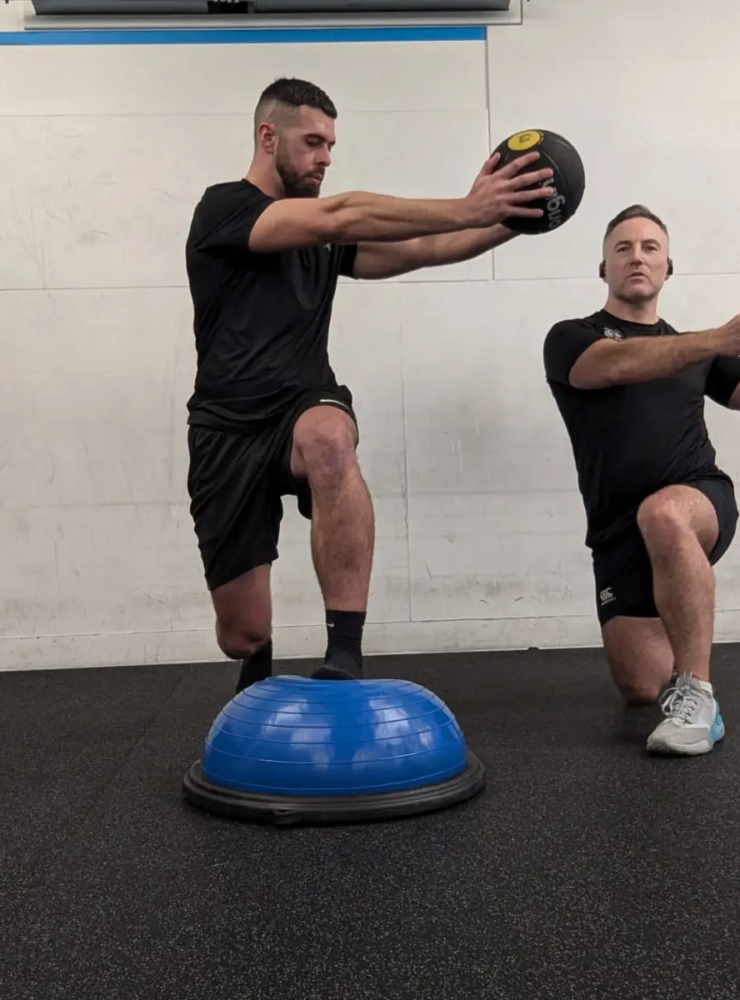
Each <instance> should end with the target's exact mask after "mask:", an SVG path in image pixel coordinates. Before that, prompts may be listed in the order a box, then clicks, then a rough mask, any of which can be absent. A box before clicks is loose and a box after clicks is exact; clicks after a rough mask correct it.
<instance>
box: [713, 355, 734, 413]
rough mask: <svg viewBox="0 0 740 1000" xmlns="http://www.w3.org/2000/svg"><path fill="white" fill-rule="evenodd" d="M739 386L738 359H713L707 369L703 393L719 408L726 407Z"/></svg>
mask: <svg viewBox="0 0 740 1000" xmlns="http://www.w3.org/2000/svg"><path fill="white" fill-rule="evenodd" d="M738 385H740V358H715V359H714V361H713V362H712V364H711V365H710V368H709V373H708V374H707V381H706V387H705V392H706V394H707V396H709V398H710V399H713V400H714V402H715V403H719V405H720V406H727V405H728V403H729V402H730V397H731V396H732V394H733V392H734V391H735V389H737V387H738Z"/></svg>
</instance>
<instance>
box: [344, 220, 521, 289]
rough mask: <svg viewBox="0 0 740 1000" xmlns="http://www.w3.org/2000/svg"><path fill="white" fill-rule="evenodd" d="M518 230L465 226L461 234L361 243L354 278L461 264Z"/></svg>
mask: <svg viewBox="0 0 740 1000" xmlns="http://www.w3.org/2000/svg"><path fill="white" fill-rule="evenodd" d="M515 236H516V233H512V232H511V230H510V229H507V228H506V227H505V226H503V225H501V224H498V225H495V226H489V227H488V228H487V229H464V230H463V231H462V232H459V233H443V234H439V235H436V236H421V237H419V238H418V239H414V240H405V241H403V242H400V243H360V245H359V247H358V249H357V257H356V258H355V266H354V277H355V278H361V279H364V280H366V281H374V280H375V281H377V280H379V279H381V278H394V277H396V275H399V274H408V273H409V272H411V271H418V270H419V269H420V268H423V267H442V266H444V265H445V264H459V263H460V262H461V261H464V260H471V258H473V257H479V256H480V255H481V254H484V253H488V252H489V251H490V250H493V249H494V248H495V247H499V246H501V245H502V244H504V243H508V242H509V240H512V239H514V237H515Z"/></svg>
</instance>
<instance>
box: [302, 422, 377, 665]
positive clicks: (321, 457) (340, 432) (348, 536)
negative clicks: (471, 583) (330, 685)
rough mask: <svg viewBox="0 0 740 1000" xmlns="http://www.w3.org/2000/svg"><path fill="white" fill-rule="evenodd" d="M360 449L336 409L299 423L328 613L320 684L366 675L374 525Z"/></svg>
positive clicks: (316, 564) (315, 553)
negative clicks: (364, 653) (364, 660)
mask: <svg viewBox="0 0 740 1000" xmlns="http://www.w3.org/2000/svg"><path fill="white" fill-rule="evenodd" d="M356 444H357V431H356V427H355V424H354V422H353V421H352V419H351V418H350V417H349V416H348V414H346V413H345V412H343V411H342V410H341V409H339V408H338V407H334V406H316V407H313V408H311V409H310V410H307V411H306V412H305V413H303V414H302V415H301V417H300V418H299V419H298V420H297V421H296V425H295V428H294V432H293V453H292V457H291V471H292V472H293V475H294V476H296V478H304V479H307V480H308V483H309V486H310V488H311V499H312V520H311V552H312V556H313V562H314V568H315V570H316V575H317V577H318V581H319V586H320V587H321V592H322V595H323V598H324V606H325V609H326V625H327V636H328V641H327V650H326V657H325V661H326V662H325V665H324V667H322V668H321V669H320V670H319V671H317V672H316V673H315V674H314V676H316V677H325V678H336V679H349V678H353V677H359V676H361V673H362V633H363V630H364V625H365V616H366V614H367V603H368V595H369V590H370V576H371V572H372V564H373V551H374V545H375V518H374V512H373V505H372V500H371V498H370V493H369V491H368V488H367V485H366V484H365V480H364V478H363V476H362V473H361V471H360V467H359V464H358V462H357V454H356Z"/></svg>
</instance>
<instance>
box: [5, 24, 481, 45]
mask: <svg viewBox="0 0 740 1000" xmlns="http://www.w3.org/2000/svg"><path fill="white" fill-rule="evenodd" d="M485 40H486V29H485V27H478V26H473V25H470V26H468V25H447V26H445V25H440V26H432V25H429V26H420V27H397V28H392V27H387V28H383V27H377V28H370V27H366V28H213V29H204V28H130V29H110V30H108V29H106V30H102V31H101V30H97V29H90V30H82V31H65V30H60V31H0V45H270V44H274V43H281V44H290V43H300V42H303V43H304V44H306V43H314V44H315V43H317V42H322V43H326V42H484V41H485Z"/></svg>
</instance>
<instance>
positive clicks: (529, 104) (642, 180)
mask: <svg viewBox="0 0 740 1000" xmlns="http://www.w3.org/2000/svg"><path fill="white" fill-rule="evenodd" d="M669 36H670V37H669ZM738 37H740V6H738V5H737V4H733V3H724V2H722V0H713V2H709V3H703V4H697V3H695V2H693V0H651V2H650V3H644V2H643V0H599V2H592V0H558V2H557V3H532V4H530V5H527V6H526V9H525V21H524V25H523V27H522V28H521V30H518V29H512V30H506V31H503V30H496V29H492V30H490V31H489V33H488V64H489V86H490V94H491V103H490V114H491V136H492V145H493V146H495V145H496V144H497V143H498V142H499V141H500V140H501V139H503V138H504V137H505V136H506V135H508V134H509V133H511V132H514V131H518V130H519V129H525V128H546V129H552V130H553V131H555V132H560V133H561V134H562V135H564V136H566V138H568V139H569V140H570V141H571V142H573V143H574V144H575V146H576V147H577V148H578V150H579V151H580V153H581V155H582V157H583V159H584V162H585V167H586V178H587V188H586V193H585V196H584V199H583V203H582V205H581V208H580V210H579V212H578V214H577V216H576V217H575V218H574V219H572V220H571V221H570V222H569V223H568V224H567V225H566V226H565V227H564V228H563V229H561V230H560V231H558V232H556V233H552V234H549V235H548V236H546V237H541V238H538V239H532V240H530V241H528V243H527V244H524V243H521V244H519V245H517V246H516V247H515V248H514V249H513V251H512V253H510V254H506V255H504V254H501V255H499V256H498V257H497V261H496V274H497V276H498V277H501V278H524V279H534V278H544V277H587V276H590V275H592V274H595V273H596V268H597V266H598V262H599V259H600V247H601V238H602V234H603V232H604V228H605V226H606V223H607V221H608V220H609V219H610V218H612V217H613V216H614V215H615V214H616V213H617V212H619V211H620V210H621V209H622V208H624V207H625V206H627V205H630V204H632V203H634V202H641V203H647V204H648V205H649V206H650V207H651V208H652V209H653V211H655V212H657V213H658V214H659V215H661V216H662V217H664V218H665V221H666V222H667V223H668V225H669V227H671V228H672V229H673V230H674V231H675V241H674V249H675V258H676V268H677V271H678V272H682V273H686V274H694V273H714V272H728V271H738V270H740V242H738V240H737V238H736V231H737V219H738V216H739V215H740V188H738V185H737V184H736V183H735V181H734V178H735V177H737V176H738V173H739V172H740V122H739V121H738V117H737V114H736V113H735V110H734V108H735V94H736V92H737V86H738V68H737V58H736V45H737V39H738ZM523 66H527V67H528V68H529V69H528V73H527V82H526V85H517V86H516V88H514V89H512V87H511V81H512V80H519V79H520V76H521V71H522V67H523Z"/></svg>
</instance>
